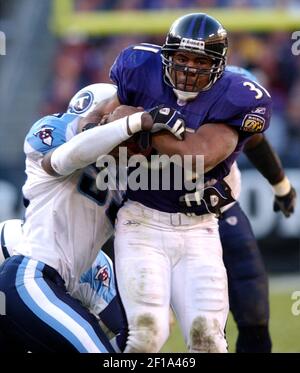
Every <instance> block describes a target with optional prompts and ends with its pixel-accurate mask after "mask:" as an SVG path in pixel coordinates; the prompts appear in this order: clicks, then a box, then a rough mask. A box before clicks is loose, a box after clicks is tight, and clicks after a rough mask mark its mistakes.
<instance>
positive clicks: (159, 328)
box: [124, 313, 169, 353]
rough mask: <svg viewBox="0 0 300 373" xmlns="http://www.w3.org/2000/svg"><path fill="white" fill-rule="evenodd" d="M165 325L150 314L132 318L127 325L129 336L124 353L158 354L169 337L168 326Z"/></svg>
mask: <svg viewBox="0 0 300 373" xmlns="http://www.w3.org/2000/svg"><path fill="white" fill-rule="evenodd" d="M165 324H166V325H164V323H162V322H160V320H158V318H157V317H156V316H155V315H153V314H151V313H142V314H140V315H138V316H136V317H134V318H133V319H132V321H131V322H130V324H129V336H128V339H127V345H126V348H125V350H124V352H125V353H128V352H129V353H142V352H145V353H156V352H159V351H160V349H161V348H162V346H163V345H164V343H165V342H166V340H167V339H168V337H169V325H168V323H165Z"/></svg>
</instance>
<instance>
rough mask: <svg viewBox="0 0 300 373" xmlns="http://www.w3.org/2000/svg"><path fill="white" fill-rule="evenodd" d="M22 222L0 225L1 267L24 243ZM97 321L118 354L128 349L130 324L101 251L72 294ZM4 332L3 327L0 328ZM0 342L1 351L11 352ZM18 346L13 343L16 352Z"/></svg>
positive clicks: (9, 221)
mask: <svg viewBox="0 0 300 373" xmlns="http://www.w3.org/2000/svg"><path fill="white" fill-rule="evenodd" d="M22 226H23V220H21V219H11V220H6V221H4V222H2V223H0V238H1V239H0V265H1V264H2V263H3V262H4V260H5V259H7V258H9V257H10V256H12V255H13V248H14V247H15V246H16V245H17V244H18V243H19V242H20V241H21V236H22ZM73 295H74V297H76V298H77V299H78V300H80V302H81V303H82V304H83V305H84V306H85V307H87V308H88V309H89V311H90V312H91V313H92V314H93V315H94V316H95V317H96V319H97V320H98V322H99V324H100V327H101V329H102V330H103V331H104V332H105V334H106V335H107V337H108V338H109V340H110V343H111V345H112V346H113V348H114V350H115V351H116V352H121V351H123V349H124V348H125V344H126V337H127V321H126V316H125V313H124V310H123V308H122V304H121V301H120V297H119V295H118V294H117V290H116V282H115V275H114V269H113V263H112V261H111V259H110V258H109V257H108V256H107V255H106V254H105V253H104V252H103V251H102V250H100V251H99V253H98V255H97V257H96V259H95V261H94V262H93V264H92V266H91V268H89V269H88V270H87V271H86V272H85V273H84V274H83V275H82V276H81V278H80V283H79V287H78V289H77V290H76V292H75V293H74V294H73ZM0 329H1V328H0ZM8 347H9V346H7V345H6V343H5V341H3V342H2V340H1V333H0V351H1V352H2V353H3V352H4V351H7V350H8ZM15 348H18V345H16V344H13V345H12V346H11V350H9V351H14V350H15Z"/></svg>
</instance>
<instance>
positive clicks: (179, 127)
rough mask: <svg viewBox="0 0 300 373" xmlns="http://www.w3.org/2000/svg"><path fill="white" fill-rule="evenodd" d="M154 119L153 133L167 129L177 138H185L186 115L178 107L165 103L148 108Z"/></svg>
mask: <svg viewBox="0 0 300 373" xmlns="http://www.w3.org/2000/svg"><path fill="white" fill-rule="evenodd" d="M147 111H148V112H149V114H150V115H151V117H152V119H153V122H154V124H153V127H152V129H151V132H152V133H155V132H158V131H162V130H167V131H169V132H171V133H172V134H173V135H174V136H175V137H177V139H179V140H183V139H184V132H185V119H184V116H183V115H182V114H181V113H180V112H179V111H178V110H176V109H173V108H171V107H168V106H165V105H159V106H156V107H154V108H151V109H149V110H147Z"/></svg>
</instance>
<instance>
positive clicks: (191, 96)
mask: <svg viewBox="0 0 300 373" xmlns="http://www.w3.org/2000/svg"><path fill="white" fill-rule="evenodd" d="M226 55H227V33H226V31H225V30H224V28H223V27H222V25H221V24H220V23H219V22H218V21H217V20H215V19H214V18H212V17H210V16H208V15H206V14H203V13H194V14H188V15H186V16H183V17H181V18H179V19H178V20H176V21H175V22H174V23H173V25H172V26H171V29H170V31H169V33H168V35H167V39H166V42H165V44H164V46H163V47H162V48H161V47H159V46H156V45H151V44H140V45H136V46H132V47H129V48H127V49H125V50H123V51H122V52H121V53H120V55H119V56H118V57H117V59H116V61H115V63H114V65H113V66H112V69H111V79H112V80H113V81H114V82H115V84H116V85H117V86H118V97H117V98H116V99H115V105H118V104H130V105H133V106H142V107H144V108H145V109H150V108H152V107H155V106H157V105H160V104H164V106H165V107H168V106H169V107H170V108H171V107H173V108H175V109H177V110H180V111H181V113H182V114H184V116H185V118H186V121H187V129H186V133H185V139H184V140H183V141H178V140H177V139H175V138H172V137H170V136H169V135H168V134H164V133H160V134H157V135H154V136H152V146H153V147H154V148H155V149H156V151H157V152H159V153H160V154H166V155H169V156H172V155H174V154H177V155H179V156H180V157H182V158H183V157H184V156H186V155H190V156H192V159H193V160H195V159H196V158H197V156H201V155H202V156H204V181H205V188H204V194H203V198H201V195H199V198H198V199H197V198H196V200H195V201H191V200H189V199H188V198H184V199H183V200H182V199H181V201H180V197H181V196H182V195H183V194H185V193H186V192H187V190H186V189H185V188H181V189H180V190H177V189H176V187H175V185H171V186H170V188H169V189H168V190H164V189H163V188H160V189H159V190H152V189H151V187H149V188H148V190H141V189H138V190H132V189H130V188H129V189H128V191H127V198H128V200H127V202H126V203H125V204H124V206H123V207H122V208H121V210H120V211H119V214H118V223H117V226H116V239H115V260H116V273H117V279H118V284H119V290H120V295H121V298H122V301H123V304H124V307H125V311H126V314H127V319H128V323H129V337H128V341H127V347H126V349H125V352H157V351H159V350H160V348H161V347H162V345H163V344H164V342H165V341H166V339H167V338H168V335H169V328H168V325H169V322H168V320H169V304H170V303H171V304H172V307H173V309H174V311H175V313H176V316H177V318H178V320H179V323H180V325H181V328H182V331H183V334H184V338H185V341H186V343H187V346H188V349H189V351H191V352H226V351H227V344H226V340H225V337H224V326H225V322H226V319H227V313H228V291H227V277H226V270H225V267H224V264H223V260H222V248H221V243H220V237H219V233H218V220H217V218H216V215H218V214H219V213H220V208H221V207H222V205H224V204H227V203H229V202H232V200H233V199H232V198H231V194H230V191H229V188H228V186H227V185H225V184H222V183H221V181H222V180H223V179H224V177H225V176H226V175H227V174H228V173H229V171H230V168H231V166H232V164H233V162H234V160H235V159H236V157H237V156H238V154H239V153H240V152H241V150H242V148H243V146H244V144H245V143H246V141H247V140H248V139H249V137H251V136H252V135H253V134H255V133H262V132H263V131H265V130H266V129H267V128H268V126H269V122H270V116H271V98H270V95H269V93H268V92H267V91H266V90H265V89H264V88H263V87H261V86H260V85H259V84H257V83H256V82H253V81H251V80H250V79H247V78H244V77H242V76H241V75H240V74H237V73H232V72H227V71H224V70H225V66H226ZM141 77H143V79H141ZM261 108H263V109H262V110H261ZM158 115H161V113H160V112H159V111H158ZM195 163H196V162H195ZM162 172H163V171H162ZM149 173H151V169H150V170H149ZM187 213H188V214H189V216H188V215H187Z"/></svg>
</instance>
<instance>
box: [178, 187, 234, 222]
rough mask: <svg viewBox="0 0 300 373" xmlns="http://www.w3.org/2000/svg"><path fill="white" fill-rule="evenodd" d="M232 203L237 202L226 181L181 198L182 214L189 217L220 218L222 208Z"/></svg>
mask: <svg viewBox="0 0 300 373" xmlns="http://www.w3.org/2000/svg"><path fill="white" fill-rule="evenodd" d="M232 202H235V199H234V198H233V197H232V194H231V189H230V187H229V185H228V184H227V183H226V182H225V181H224V180H222V181H219V182H217V183H216V184H214V185H211V186H207V187H204V189H202V190H197V191H195V192H194V193H187V194H184V195H183V196H181V197H180V198H179V206H180V208H181V210H180V212H182V213H184V214H186V215H188V216H195V215H204V214H215V215H216V216H217V217H219V216H220V215H221V208H222V207H224V206H226V205H228V204H229V203H232Z"/></svg>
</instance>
